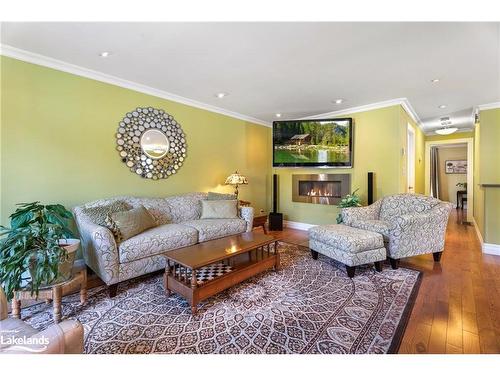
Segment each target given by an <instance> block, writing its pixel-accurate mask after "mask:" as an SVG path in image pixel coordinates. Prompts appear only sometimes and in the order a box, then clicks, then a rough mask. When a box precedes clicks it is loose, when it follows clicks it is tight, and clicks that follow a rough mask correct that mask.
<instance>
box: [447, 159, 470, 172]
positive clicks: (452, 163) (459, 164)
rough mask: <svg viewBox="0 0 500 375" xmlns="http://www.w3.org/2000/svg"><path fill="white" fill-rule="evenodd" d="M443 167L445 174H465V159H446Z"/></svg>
mask: <svg viewBox="0 0 500 375" xmlns="http://www.w3.org/2000/svg"><path fill="white" fill-rule="evenodd" d="M444 168H445V172H446V174H466V173H467V160H446V161H445V162H444Z"/></svg>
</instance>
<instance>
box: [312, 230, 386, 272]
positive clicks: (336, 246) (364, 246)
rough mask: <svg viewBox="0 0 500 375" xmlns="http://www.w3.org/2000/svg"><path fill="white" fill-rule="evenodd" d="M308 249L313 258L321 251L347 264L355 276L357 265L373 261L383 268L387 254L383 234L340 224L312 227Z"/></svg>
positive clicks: (376, 265)
mask: <svg viewBox="0 0 500 375" xmlns="http://www.w3.org/2000/svg"><path fill="white" fill-rule="evenodd" d="M309 248H310V249H311V254H312V257H313V259H318V253H321V254H323V255H325V256H327V257H329V258H333V259H335V260H336V261H338V262H341V263H343V264H345V266H346V271H347V275H348V276H349V277H354V271H355V270H356V266H359V265H362V264H367V263H372V262H373V263H375V269H376V270H377V271H378V272H380V271H382V263H381V262H382V261H383V260H385V259H386V256H387V253H386V250H385V248H384V239H383V238H382V235H381V234H379V233H376V232H370V231H367V230H364V229H358V228H353V227H349V226H347V225H341V224H340V225H338V224H333V225H320V226H317V227H312V228H311V229H309Z"/></svg>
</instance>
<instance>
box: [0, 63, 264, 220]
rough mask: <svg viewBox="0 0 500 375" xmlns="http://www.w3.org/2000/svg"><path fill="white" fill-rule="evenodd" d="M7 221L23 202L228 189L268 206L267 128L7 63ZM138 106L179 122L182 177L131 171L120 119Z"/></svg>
mask: <svg viewBox="0 0 500 375" xmlns="http://www.w3.org/2000/svg"><path fill="white" fill-rule="evenodd" d="M1 76H2V80H1V91H2V96H1V107H2V112H1V135H0V139H1V151H0V158H1V159H0V160H1V164H0V167H1V172H0V173H1V182H0V189H1V190H0V191H1V203H0V207H1V223H2V224H7V223H8V221H7V218H8V215H9V214H10V213H11V212H12V211H13V210H14V205H15V203H17V202H26V201H33V200H41V201H43V202H60V203H62V204H64V205H66V206H67V207H72V206H74V205H77V204H81V203H83V202H88V201H91V200H94V199H98V198H103V197H110V196H116V195H136V196H151V197H161V196H169V195H174V194H179V193H185V192H193V191H209V190H212V191H231V190H232V189H231V187H229V186H223V185H221V184H222V183H223V182H224V180H225V177H226V176H227V175H228V174H230V173H232V172H233V171H234V170H236V169H238V170H239V171H240V172H241V173H243V174H245V175H247V176H248V179H249V185H247V186H242V187H241V188H240V194H241V195H240V197H241V198H242V199H245V200H249V201H251V202H252V205H253V206H254V207H255V208H256V210H257V211H258V210H259V209H261V208H262V209H267V204H268V202H267V200H268V196H269V195H270V194H269V191H268V188H269V186H270V180H269V174H270V171H271V167H270V165H271V160H270V150H271V129H270V128H267V127H264V126H261V125H256V124H251V123H248V122H245V121H242V120H238V119H234V118H231V117H228V116H224V115H220V114H216V113H213V112H208V111H205V110H202V109H197V108H193V107H189V106H187V105H183V104H179V103H175V102H171V101H168V100H164V99H160V98H157V97H154V96H150V95H145V94H141V93H138V92H135V91H131V90H127V89H124V88H120V87H117V86H113V85H109V84H105V83H102V82H98V81H94V80H91V79H87V78H82V77H79V76H75V75H72V74H68V73H64V72H60V71H57V70H53V69H49V68H45V67H42V66H38V65H33V64H29V63H25V62H21V61H18V60H15V59H11V58H6V57H1ZM138 106H151V107H156V108H161V109H164V110H165V111H166V112H168V113H170V114H171V115H173V116H174V117H175V119H176V120H177V121H178V122H179V123H180V124H181V126H182V128H183V129H184V132H185V133H186V137H187V144H188V156H187V159H186V161H185V163H184V165H183V166H182V167H181V168H180V170H179V172H178V173H177V174H176V175H174V176H172V177H170V178H168V179H165V180H161V181H152V180H146V179H142V178H140V177H139V176H137V175H134V174H133V173H131V172H130V171H129V169H128V168H127V167H126V166H125V165H124V164H123V163H122V162H121V160H120V158H119V156H118V153H117V151H116V150H115V132H116V129H117V126H118V122H119V121H120V119H121V118H122V117H123V116H124V115H125V114H126V113H127V112H129V111H130V110H132V109H134V108H136V107H138Z"/></svg>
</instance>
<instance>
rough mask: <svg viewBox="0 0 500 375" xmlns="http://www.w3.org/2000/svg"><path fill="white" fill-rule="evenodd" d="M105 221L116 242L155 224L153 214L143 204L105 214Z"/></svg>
mask: <svg viewBox="0 0 500 375" xmlns="http://www.w3.org/2000/svg"><path fill="white" fill-rule="evenodd" d="M106 222H107V226H108V227H109V228H110V230H111V231H112V232H113V234H114V236H115V238H116V241H117V242H122V241H125V240H128V239H129V238H131V237H134V236H135V235H137V234H139V233H142V232H144V231H146V230H147V229H150V228H154V227H155V226H156V222H155V220H154V218H153V216H152V215H151V214H150V213H149V212H148V210H146V209H145V208H144V206H139V207H136V208H132V209H131V210H128V211H122V212H114V213H111V214H109V215H108V216H107V218H106Z"/></svg>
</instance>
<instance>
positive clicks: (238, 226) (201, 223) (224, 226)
mask: <svg viewBox="0 0 500 375" xmlns="http://www.w3.org/2000/svg"><path fill="white" fill-rule="evenodd" d="M182 224H183V225H187V226H190V227H192V228H195V229H196V230H197V231H198V241H199V242H203V241H208V240H213V239H216V238H221V237H226V236H230V235H233V234H238V233H243V232H245V231H246V228H247V223H246V221H245V220H243V219H199V220H190V221H185V222H184V223H182Z"/></svg>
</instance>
